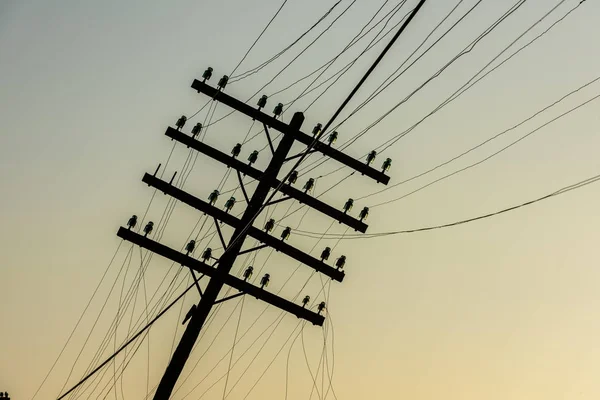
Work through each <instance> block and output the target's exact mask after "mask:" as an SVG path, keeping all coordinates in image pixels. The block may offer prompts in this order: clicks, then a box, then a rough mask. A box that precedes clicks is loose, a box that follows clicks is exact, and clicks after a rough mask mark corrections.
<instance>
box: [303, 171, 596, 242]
mask: <svg viewBox="0 0 600 400" xmlns="http://www.w3.org/2000/svg"><path fill="white" fill-rule="evenodd" d="M598 181H600V174H598V175H594V176H592V177H590V178H587V179H584V180H583V181H580V182H577V183H574V184H572V185H569V186H565V187H563V188H561V189H559V190H557V191H555V192H552V193H550V194H547V195H545V196H542V197H539V198H536V199H534V200H529V201H526V202H525V203H521V204H518V205H516V206H512V207H508V208H505V209H502V210H499V211H495V212H492V213H489V214H484V215H480V216H477V217H473V218H469V219H464V220H460V221H456V222H451V223H448V224H443V225H434V226H429V227H425V228H416V229H410V230H402V231H390V232H381V233H372V234H365V235H362V236H354V235H346V237H343V238H342V240H345V239H371V238H379V237H384V236H393V235H400V234H409V233H416V232H425V231H432V230H437V229H443V228H449V227H453V226H458V225H464V224H467V223H470V222H475V221H479V220H482V219H487V218H491V217H495V216H497V215H500V214H504V213H507V212H510V211H514V210H517V209H519V208H523V207H527V206H530V205H532V204H535V203H539V202H541V201H544V200H548V199H550V198H552V197H556V196H560V195H562V194H565V193H568V192H570V191H572V190H577V189H581V188H583V187H585V186H588V185H591V184H593V183H596V182H598ZM297 235H300V236H306V237H314V236H313V232H311V233H310V234H303V233H297ZM330 237H331V236H330Z"/></svg>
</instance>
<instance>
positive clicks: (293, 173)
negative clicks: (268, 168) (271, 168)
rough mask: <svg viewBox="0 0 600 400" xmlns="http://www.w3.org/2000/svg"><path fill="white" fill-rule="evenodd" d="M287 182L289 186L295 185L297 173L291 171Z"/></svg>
mask: <svg viewBox="0 0 600 400" xmlns="http://www.w3.org/2000/svg"><path fill="white" fill-rule="evenodd" d="M287 180H288V183H289V184H290V185H293V184H294V183H296V181H297V180H298V171H292V173H291V174H290V176H288V179H287Z"/></svg>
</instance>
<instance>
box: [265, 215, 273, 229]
mask: <svg viewBox="0 0 600 400" xmlns="http://www.w3.org/2000/svg"><path fill="white" fill-rule="evenodd" d="M274 227H275V220H274V219H273V218H271V219H270V220H268V221H267V223H266V224H265V232H267V233H269V232H271V231H272V230H273V228H274Z"/></svg>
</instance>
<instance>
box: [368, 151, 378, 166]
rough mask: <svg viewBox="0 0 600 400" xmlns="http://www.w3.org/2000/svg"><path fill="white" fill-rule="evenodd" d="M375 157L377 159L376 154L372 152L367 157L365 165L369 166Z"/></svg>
mask: <svg viewBox="0 0 600 400" xmlns="http://www.w3.org/2000/svg"><path fill="white" fill-rule="evenodd" d="M375 157H377V152H376V151H375V150H372V151H371V152H370V153H369V155H368V156H367V165H371V163H372V162H373V161H375Z"/></svg>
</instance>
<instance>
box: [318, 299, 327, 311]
mask: <svg viewBox="0 0 600 400" xmlns="http://www.w3.org/2000/svg"><path fill="white" fill-rule="evenodd" d="M325 306H326V304H325V302H324V301H322V302H320V303H319V305H318V306H317V310H319V314H321V313H322V312H323V310H324V309H325Z"/></svg>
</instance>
